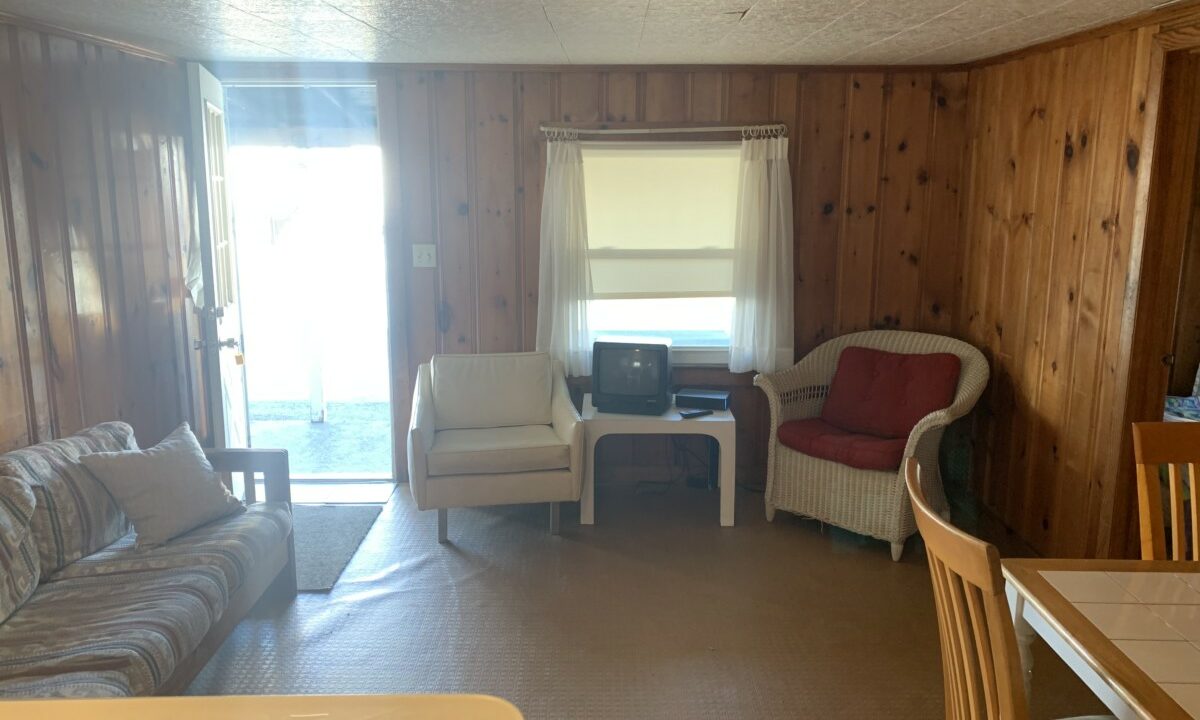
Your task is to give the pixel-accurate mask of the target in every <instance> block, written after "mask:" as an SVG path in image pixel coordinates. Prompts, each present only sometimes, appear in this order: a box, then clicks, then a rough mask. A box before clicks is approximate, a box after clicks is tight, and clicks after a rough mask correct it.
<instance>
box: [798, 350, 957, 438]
mask: <svg viewBox="0 0 1200 720" xmlns="http://www.w3.org/2000/svg"><path fill="white" fill-rule="evenodd" d="M961 366H962V361H961V360H960V359H959V357H958V356H957V355H953V354H951V353H932V354H929V355H908V354H904V353H892V352H885V351H883V350H872V349H871V348H864V347H848V348H846V349H844V350H842V354H841V357H839V358H838V364H837V371H836V372H834V374H833V382H831V383H830V385H829V395H828V397H826V398H825V406H824V407H823V408H822V409H821V419H822V420H824V421H825V422H827V423H829V424H830V425H836V426H837V427H840V428H842V429H843V430H849V431H850V432H856V433H865V434H867V435H875V436H876V437H885V438H902V437H908V434H909V433H910V432H912V429H913V427H914V426H915V425H916V424H917V422H918V421H920V419H921V418H923V417H925V416H926V415H928V414H929V413H931V412H934V411H935V410H941V409H942V408H946V407H949V406H950V403H952V402H954V393H955V391H956V390H957V389H958V373H959V370H960V369H961Z"/></svg>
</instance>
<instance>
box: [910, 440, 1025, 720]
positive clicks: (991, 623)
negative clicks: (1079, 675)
mask: <svg viewBox="0 0 1200 720" xmlns="http://www.w3.org/2000/svg"><path fill="white" fill-rule="evenodd" d="M919 474H920V468H919V466H918V465H917V461H916V459H915V458H910V459H909V460H908V462H907V464H906V466H905V481H906V483H907V485H908V492H909V495H910V496H911V497H912V504H913V513H914V515H915V516H916V519H917V527H918V528H919V529H920V531H921V536H922V538H924V540H925V549H926V553H927V555H928V556H929V573H930V576H931V578H932V581H933V595H934V602H935V604H936V605H937V612H938V632H939V633H940V640H941V648H942V670H943V673H944V675H945V698H946V717H947V718H949V719H950V720H967V719H970V720H978V719H985V720H999V719H1000V718H1003V719H1004V720H1028V717H1029V709H1028V706H1027V705H1026V700H1025V690H1024V685H1023V683H1022V682H1021V679H1020V678H1021V668H1020V660H1019V655H1018V653H1017V637H1016V633H1015V632H1014V631H1013V624H1012V617H1011V616H1010V615H1009V612H1008V602H1007V599H1006V597H1005V593H1004V577H1003V574H1002V573H1001V571H1000V555H999V553H998V552H997V551H996V548H995V547H994V546H992V545H989V544H988V543H985V542H983V541H982V540H978V539H976V538H973V537H971V536H970V535H967V534H966V533H964V532H962V531H961V530H959V529H958V528H956V527H954V526H953V525H951V524H950V523H948V522H946V521H945V520H943V519H942V518H941V517H940V516H939V515H938V514H937V513H935V512H934V511H933V509H932V508H931V507H930V506H929V503H928V502H926V500H925V496H924V494H923V493H922V491H921V484H920V478H919Z"/></svg>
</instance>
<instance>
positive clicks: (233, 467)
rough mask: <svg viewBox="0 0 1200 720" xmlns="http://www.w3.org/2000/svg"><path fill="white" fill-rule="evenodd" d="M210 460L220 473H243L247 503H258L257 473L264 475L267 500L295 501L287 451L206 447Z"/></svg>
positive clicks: (289, 502)
mask: <svg viewBox="0 0 1200 720" xmlns="http://www.w3.org/2000/svg"><path fill="white" fill-rule="evenodd" d="M204 454H205V455H207V456H208V461H209V462H210V463H212V466H213V469H214V470H216V471H217V472H219V473H235V472H236V473H244V474H245V477H246V502H248V503H253V502H256V497H255V496H256V494H257V493H256V491H255V487H254V474H255V473H258V472H261V473H262V474H263V484H264V485H265V486H266V495H267V497H266V500H267V502H284V503H288V504H289V505H291V503H292V475H291V470H290V469H289V467H288V453H287V450H257V449H241V448H229V449H223V450H205V451H204Z"/></svg>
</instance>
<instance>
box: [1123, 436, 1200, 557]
mask: <svg viewBox="0 0 1200 720" xmlns="http://www.w3.org/2000/svg"><path fill="white" fill-rule="evenodd" d="M1133 458H1134V463H1135V464H1136V465H1137V484H1138V521H1139V522H1138V524H1139V526H1140V537H1141V548H1142V559H1144V560H1168V559H1171V560H1188V559H1189V555H1190V559H1195V560H1200V503H1197V502H1196V497H1195V492H1196V465H1197V464H1198V463H1200V423H1182V422H1180V423H1166V422H1150V423H1134V424H1133ZM1163 465H1166V466H1167V495H1168V497H1167V500H1168V505H1167V509H1166V513H1164V512H1163V501H1162V481H1161V480H1160V479H1159V468H1160V467H1161V466H1163ZM1185 466H1186V470H1187V473H1186V477H1187V482H1186V483H1185V482H1184V469H1185ZM1189 484H1190V485H1191V490H1192V493H1191V494H1192V497H1191V499H1190V500H1189V499H1188V497H1187V495H1188V494H1187V492H1186V491H1185V489H1186V485H1189ZM1188 506H1190V511H1189V507H1188ZM1166 517H1169V518H1170V519H1171V533H1170V540H1171V547H1170V552H1169V554H1168V550H1167V530H1166ZM1189 519H1190V521H1191V526H1192V527H1191V533H1190V534H1189V533H1188V530H1187V526H1188V520H1189ZM1189 537H1190V540H1191V542H1190V543H1189V542H1188V540H1189ZM1189 544H1190V546H1191V551H1190V553H1189V551H1188V547H1189Z"/></svg>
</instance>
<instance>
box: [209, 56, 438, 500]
mask: <svg viewBox="0 0 1200 720" xmlns="http://www.w3.org/2000/svg"><path fill="white" fill-rule="evenodd" d="M209 70H210V72H212V74H213V75H214V76H215V77H216V78H217V79H218V80H219V81H220V82H221V83H222V84H229V85H256V84H257V85H300V86H303V85H371V86H373V87H374V88H375V103H376V132H377V134H378V139H379V147H380V151H381V152H382V154H383V213H384V217H383V234H384V262H385V265H386V268H385V269H386V273H385V283H386V292H387V333H388V374H389V377H388V384H389V393H388V397H389V403H390V406H391V408H390V410H391V412H390V414H391V421H392V433H391V435H392V479H393V481H394V482H397V483H399V482H407V480H408V425H409V415H410V414H411V405H412V389H413V382H414V381H415V377H416V375H415V368H412V369H411V371H410V368H411V365H410V363H409V358H408V319H407V317H408V316H407V314H406V313H405V308H407V307H409V298H408V295H409V287H410V286H411V285H410V282H409V272H410V271H411V267H410V264H409V263H410V260H409V259H408V256H407V255H406V254H405V253H406V250H407V247H405V244H404V237H403V235H404V233H403V222H402V218H403V208H402V202H403V199H402V190H401V189H402V184H403V175H402V173H401V168H403V157H402V152H401V148H400V137H401V136H400V132H401V127H400V107H399V97H398V94H397V87H396V83H397V81H398V78H397V71H396V70H395V69H394V68H391V67H388V66H386V65H378V64H367V63H258V62H236V61H234V62H219V63H212V64H211V65H210V66H209ZM218 391H219V388H218ZM218 399H219V395H218Z"/></svg>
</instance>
